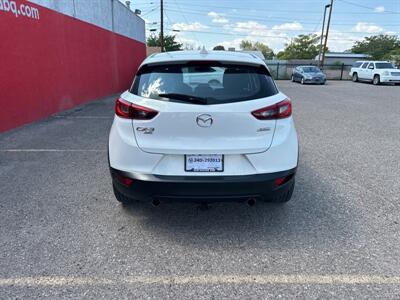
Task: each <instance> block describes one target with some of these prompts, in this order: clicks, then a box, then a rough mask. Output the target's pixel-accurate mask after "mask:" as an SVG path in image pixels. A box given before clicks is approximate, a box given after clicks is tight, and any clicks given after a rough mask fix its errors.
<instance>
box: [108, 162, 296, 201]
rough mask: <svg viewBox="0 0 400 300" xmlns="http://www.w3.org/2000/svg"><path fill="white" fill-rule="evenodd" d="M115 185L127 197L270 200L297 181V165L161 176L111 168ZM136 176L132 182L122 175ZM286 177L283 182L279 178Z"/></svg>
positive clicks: (183, 199) (186, 199)
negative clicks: (270, 169) (282, 168)
mask: <svg viewBox="0 0 400 300" xmlns="http://www.w3.org/2000/svg"><path fill="white" fill-rule="evenodd" d="M110 172H111V177H112V180H113V184H114V186H115V188H116V189H117V190H118V191H119V192H120V193H122V194H124V195H125V196H127V197H130V198H132V199H135V200H139V201H145V202H151V201H153V200H154V199H157V200H159V201H161V202H171V201H174V202H179V201H181V202H216V201H218V202H219V201H238V202H240V201H244V200H246V199H248V198H253V197H254V198H259V199H263V200H268V199H270V198H272V197H275V196H279V194H281V193H284V192H286V191H287V190H288V189H289V188H290V187H291V185H292V184H293V181H294V177H295V173H296V168H294V169H291V170H287V171H282V172H276V173H269V174H257V175H244V176H160V175H143V174H134V173H128V172H123V171H119V170H116V169H113V168H110ZM121 177H124V178H130V179H133V183H132V184H131V185H130V186H126V185H124V184H122V183H121V181H120V178H121ZM283 177H285V178H286V179H285V181H284V183H283V184H281V185H277V184H276V183H275V180H276V179H278V178H283Z"/></svg>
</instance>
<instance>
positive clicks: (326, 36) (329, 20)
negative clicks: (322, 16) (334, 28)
mask: <svg viewBox="0 0 400 300" xmlns="http://www.w3.org/2000/svg"><path fill="white" fill-rule="evenodd" d="M332 9H333V0H331V7H330V8H329V17H328V25H327V27H326V35H325V43H324V49H323V50H322V61H321V66H324V61H325V52H326V45H327V44H328V35H329V27H330V25H331V17H332Z"/></svg>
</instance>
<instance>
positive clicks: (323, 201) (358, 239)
mask: <svg viewBox="0 0 400 300" xmlns="http://www.w3.org/2000/svg"><path fill="white" fill-rule="evenodd" d="M278 85H279V87H280V88H281V90H282V91H283V92H284V93H286V94H287V95H288V96H290V97H291V98H292V99H293V102H294V117H295V121H296V126H297V130H298V133H299V138H300V147H301V156H300V163H299V168H298V173H297V185H296V189H295V192H294V195H293V198H292V201H291V202H289V203H287V204H286V205H273V204H257V205H256V206H255V207H247V206H246V205H244V204H234V203H233V204H215V205H213V206H212V207H211V209H209V210H206V211H203V210H201V209H200V208H199V207H198V206H196V205H192V204H181V205H176V204H167V205H161V206H159V207H157V208H153V207H151V206H149V205H144V204H134V205H131V206H128V207H124V206H122V205H120V204H119V203H118V202H117V201H116V200H115V199H114V196H113V194H112V190H111V181H110V176H109V173H108V165H107V152H106V145H107V139H108V132H109V128H110V126H111V123H112V118H113V104H114V103H113V102H114V97H111V98H108V99H105V100H101V101H96V102H92V103H90V104H87V105H84V106H81V107H79V108H77V109H74V110H71V111H68V112H64V113H61V114H59V115H56V116H53V117H50V118H48V119H46V120H43V121H40V122H37V123H34V124H31V125H27V126H24V127H22V128H19V129H16V130H13V131H10V132H7V133H4V134H2V135H1V136H0V199H1V200H0V298H1V299H8V298H12V299H18V298H29V299H32V298H46V297H47V298H52V299H56V298H57V299H58V298H94V299H101V298H129V299H132V298H171V299H188V298H206V299H213V298H218V299H220V298H230V299H243V298H274V299H276V298H283V299H285V298H287V299H292V298H295V297H297V298H307V299H318V298H319V299H321V298H324V299H326V298H336V299H371V298H385V299H399V298H400V258H399V256H400V214H399V212H400V201H399V200H400V196H399V195H400V179H399V178H400V151H399V148H400V117H399V116H400V87H398V86H396V87H393V86H378V87H376V86H372V85H370V84H362V83H356V84H355V83H352V82H329V83H328V85H326V86H302V85H300V84H294V83H290V82H285V81H280V82H278Z"/></svg>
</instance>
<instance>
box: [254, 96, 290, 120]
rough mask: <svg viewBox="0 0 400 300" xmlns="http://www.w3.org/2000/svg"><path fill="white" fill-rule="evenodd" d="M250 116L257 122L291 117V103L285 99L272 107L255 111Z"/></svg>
mask: <svg viewBox="0 0 400 300" xmlns="http://www.w3.org/2000/svg"><path fill="white" fill-rule="evenodd" d="M251 114H252V115H253V116H254V117H256V118H257V119H259V120H276V119H284V118H288V117H290V116H291V115H292V102H291V101H290V100H289V99H286V100H283V101H281V102H278V103H276V104H274V105H270V106H267V107H263V108H260V109H257V110H255V111H253V112H252V113H251Z"/></svg>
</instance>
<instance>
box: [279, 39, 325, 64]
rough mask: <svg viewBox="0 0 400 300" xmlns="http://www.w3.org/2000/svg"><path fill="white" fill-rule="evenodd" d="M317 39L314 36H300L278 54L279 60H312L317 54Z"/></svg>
mask: <svg viewBox="0 0 400 300" xmlns="http://www.w3.org/2000/svg"><path fill="white" fill-rule="evenodd" d="M318 42H319V37H318V36H317V35H316V34H301V35H298V36H297V37H295V38H294V39H293V40H292V41H291V42H290V43H289V44H286V45H285V49H284V50H283V51H281V52H279V53H278V58H279V59H314V58H315V57H316V56H317V55H318V53H319V48H320V47H319V45H318Z"/></svg>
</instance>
